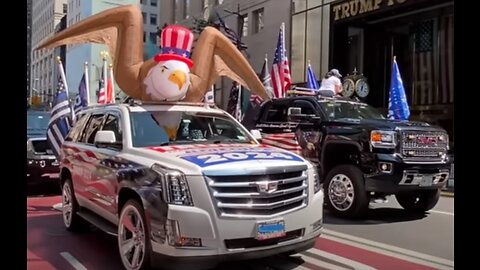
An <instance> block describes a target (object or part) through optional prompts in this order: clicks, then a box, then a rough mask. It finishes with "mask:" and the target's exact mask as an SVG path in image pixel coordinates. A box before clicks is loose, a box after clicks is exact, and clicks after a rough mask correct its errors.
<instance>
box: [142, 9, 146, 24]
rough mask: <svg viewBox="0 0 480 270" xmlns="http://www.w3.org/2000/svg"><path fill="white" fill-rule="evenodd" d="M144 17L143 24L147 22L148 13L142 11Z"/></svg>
mask: <svg viewBox="0 0 480 270" xmlns="http://www.w3.org/2000/svg"><path fill="white" fill-rule="evenodd" d="M142 18H143V24H146V23H147V14H146V13H145V12H142Z"/></svg>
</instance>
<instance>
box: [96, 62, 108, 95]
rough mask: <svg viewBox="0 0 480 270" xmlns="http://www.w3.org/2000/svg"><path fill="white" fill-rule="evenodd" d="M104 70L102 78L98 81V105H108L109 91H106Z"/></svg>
mask: <svg viewBox="0 0 480 270" xmlns="http://www.w3.org/2000/svg"><path fill="white" fill-rule="evenodd" d="M103 70H104V69H103V68H102V76H101V77H100V80H99V81H98V89H99V90H98V104H106V103H107V102H106V101H107V90H106V89H105V79H104V78H105V74H104V72H103Z"/></svg>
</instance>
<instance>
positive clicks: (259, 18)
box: [253, 8, 264, 34]
mask: <svg viewBox="0 0 480 270" xmlns="http://www.w3.org/2000/svg"><path fill="white" fill-rule="evenodd" d="M263 13H264V11H263V8H261V9H257V10H255V11H254V12H253V33H255V34H256V33H258V32H260V30H262V29H263V27H264V24H263Z"/></svg>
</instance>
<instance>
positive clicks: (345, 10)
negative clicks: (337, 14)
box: [342, 3, 350, 19]
mask: <svg viewBox="0 0 480 270" xmlns="http://www.w3.org/2000/svg"><path fill="white" fill-rule="evenodd" d="M349 7H350V5H349V4H348V3H343V4H342V19H344V18H348V17H350V13H349V12H348V8H349Z"/></svg>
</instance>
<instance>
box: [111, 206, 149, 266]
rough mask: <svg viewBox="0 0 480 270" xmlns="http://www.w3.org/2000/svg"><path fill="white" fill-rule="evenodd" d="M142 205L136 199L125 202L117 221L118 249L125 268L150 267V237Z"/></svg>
mask: <svg viewBox="0 0 480 270" xmlns="http://www.w3.org/2000/svg"><path fill="white" fill-rule="evenodd" d="M148 236H149V233H148V228H147V223H146V222H145V214H144V212H143V207H142V206H141V205H140V203H139V202H137V201H136V200H129V201H127V202H126V203H125V205H124V206H123V208H122V211H121V213H120V220H119V222H118V250H119V251H120V258H122V263H123V266H124V267H125V269H127V270H139V269H148V268H149V267H150V252H151V246H150V238H149V237H148Z"/></svg>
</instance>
